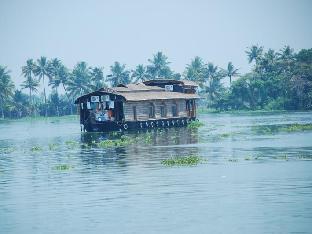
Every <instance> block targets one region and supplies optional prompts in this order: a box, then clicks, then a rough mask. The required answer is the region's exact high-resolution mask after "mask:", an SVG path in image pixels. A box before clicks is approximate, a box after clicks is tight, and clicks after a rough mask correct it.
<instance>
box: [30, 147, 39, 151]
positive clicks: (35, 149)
mask: <svg viewBox="0 0 312 234" xmlns="http://www.w3.org/2000/svg"><path fill="white" fill-rule="evenodd" d="M41 150H42V148H41V147H40V146H33V147H31V149H30V151H32V152H38V151H41Z"/></svg>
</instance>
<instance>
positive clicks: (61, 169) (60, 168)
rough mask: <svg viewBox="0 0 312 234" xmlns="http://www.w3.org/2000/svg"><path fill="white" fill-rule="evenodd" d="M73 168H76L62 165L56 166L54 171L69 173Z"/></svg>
mask: <svg viewBox="0 0 312 234" xmlns="http://www.w3.org/2000/svg"><path fill="white" fill-rule="evenodd" d="M71 168H74V167H73V166H71V165H68V164H61V165H56V166H55V167H54V168H53V169H54V170H57V171H67V170H69V169H71Z"/></svg>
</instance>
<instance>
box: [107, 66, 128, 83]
mask: <svg viewBox="0 0 312 234" xmlns="http://www.w3.org/2000/svg"><path fill="white" fill-rule="evenodd" d="M110 70H111V73H112V74H111V75H110V77H109V78H108V79H107V80H108V81H110V82H111V85H112V87H115V86H117V85H118V84H124V85H126V84H129V83H130V82H131V80H130V75H129V74H130V72H129V71H128V70H126V65H125V64H122V65H121V64H120V63H119V62H115V63H114V65H112V66H110Z"/></svg>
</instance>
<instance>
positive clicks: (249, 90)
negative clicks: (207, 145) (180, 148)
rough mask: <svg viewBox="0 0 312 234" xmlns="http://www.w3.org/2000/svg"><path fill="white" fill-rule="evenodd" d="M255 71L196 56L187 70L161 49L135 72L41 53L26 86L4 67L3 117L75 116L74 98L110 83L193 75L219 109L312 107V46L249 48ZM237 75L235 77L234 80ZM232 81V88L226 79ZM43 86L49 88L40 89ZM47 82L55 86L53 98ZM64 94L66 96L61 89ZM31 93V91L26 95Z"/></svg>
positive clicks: (207, 101) (0, 73) (25, 70)
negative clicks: (173, 66)
mask: <svg viewBox="0 0 312 234" xmlns="http://www.w3.org/2000/svg"><path fill="white" fill-rule="evenodd" d="M246 55H247V59H248V61H249V63H251V64H252V65H253V66H252V70H251V71H250V72H248V73H246V74H240V73H239V69H238V68H236V67H235V66H234V65H233V64H232V62H229V63H228V64H227V67H226V68H220V67H218V66H216V65H214V64H213V63H211V62H208V63H205V62H204V61H203V59H202V58H200V57H195V58H194V59H192V60H191V62H190V63H189V64H187V65H186V67H185V70H184V72H183V73H182V74H181V73H176V72H174V71H173V70H172V69H171V68H170V62H169V60H168V57H167V56H166V55H165V54H163V53H162V52H157V53H156V54H154V55H153V58H152V59H149V60H148V65H146V66H145V65H143V64H139V65H137V66H136V67H135V69H133V70H130V69H128V68H127V67H126V65H125V64H122V63H120V62H114V64H113V65H112V66H110V69H109V72H108V74H107V75H106V76H105V75H104V69H103V67H96V66H94V67H92V66H88V64H87V63H86V62H78V63H77V64H76V65H75V66H74V68H73V69H72V70H70V69H69V68H67V67H66V66H65V65H64V64H63V63H62V61H61V60H60V59H58V58H54V59H50V60H49V59H47V58H46V57H43V56H42V57H40V58H39V59H37V60H34V59H28V60H27V61H26V64H25V65H24V66H22V68H21V74H22V76H23V77H24V81H23V83H22V84H21V86H20V88H16V86H15V85H14V83H13V81H12V79H11V76H10V71H9V70H8V69H7V68H6V67H5V66H1V65H0V108H1V116H2V118H4V117H10V118H19V117H23V116H39V115H40V116H59V115H67V114H73V113H74V112H75V106H74V105H73V102H74V99H75V98H77V97H78V96H80V95H83V94H85V93H88V92H91V91H94V90H96V89H99V88H101V87H107V86H108V85H110V86H112V87H114V86H116V85H118V84H129V83H132V82H142V81H146V80H150V79H176V80H179V79H187V80H192V81H195V82H197V83H198V84H199V94H200V95H201V96H202V97H203V99H202V101H201V103H202V105H205V106H206V107H207V108H213V109H218V110H241V109H246V110H257V109H285V110H311V109H312V49H302V50H300V51H299V52H298V53H295V52H294V50H293V49H292V48H290V47H289V46H285V47H283V48H282V49H281V50H279V51H277V52H276V51H274V50H272V49H269V50H267V51H265V50H264V48H263V47H262V46H257V45H253V46H251V47H249V48H248V49H247V50H246ZM234 77H237V79H236V80H235V81H233V78H234ZM224 79H228V81H229V84H230V85H229V86H225V85H224V82H223V80H224ZM40 85H42V87H43V92H42V93H38V89H39V87H40ZM46 86H48V87H49V88H50V89H51V92H50V94H49V96H47V93H46ZM60 87H61V88H62V89H63V92H62V93H64V94H60V92H59V88H60ZM24 91H26V93H24Z"/></svg>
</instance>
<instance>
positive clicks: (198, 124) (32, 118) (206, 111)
mask: <svg viewBox="0 0 312 234" xmlns="http://www.w3.org/2000/svg"><path fill="white" fill-rule="evenodd" d="M301 112H311V113H312V110H304V111H299V110H298V111H289V110H223V111H220V110H216V109H208V108H206V107H200V108H198V109H197V113H198V114H212V115H214V114H216V115H218V114H231V115H260V114H263V115H270V114H281V113H301ZM67 120H68V121H69V120H77V121H79V115H78V114H73V115H70V114H69V115H62V116H47V117H45V116H24V117H21V118H5V119H1V118H0V124H1V123H7V122H18V121H50V122H59V121H67ZM203 125H204V123H202V122H201V121H194V122H191V123H190V125H188V128H190V129H193V128H194V129H196V128H200V127H202V126H203Z"/></svg>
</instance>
